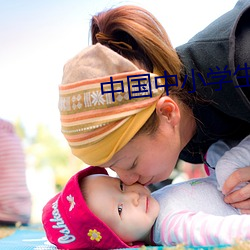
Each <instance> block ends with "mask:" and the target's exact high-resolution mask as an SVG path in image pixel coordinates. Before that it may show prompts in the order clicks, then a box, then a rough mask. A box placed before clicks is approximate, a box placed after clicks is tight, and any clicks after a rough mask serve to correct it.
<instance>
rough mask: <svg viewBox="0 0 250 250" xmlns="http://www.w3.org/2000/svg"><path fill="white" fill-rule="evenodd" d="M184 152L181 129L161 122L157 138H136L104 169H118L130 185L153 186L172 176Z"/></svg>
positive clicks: (154, 136)
mask: <svg viewBox="0 0 250 250" xmlns="http://www.w3.org/2000/svg"><path fill="white" fill-rule="evenodd" d="M180 151H181V140H180V136H179V133H178V128H177V127H176V126H172V125H170V124H169V123H167V122H160V126H159V128H158V130H157V132H156V134H155V135H153V136H150V135H146V134H141V135H138V136H136V137H135V138H134V139H132V140H131V141H130V142H129V143H128V144H127V145H126V146H124V147H123V148H122V149H121V150H120V151H118V152H117V153H116V154H115V155H114V157H113V158H112V159H111V160H110V161H108V162H107V163H105V164H102V165H101V167H105V168H110V169H112V170H114V171H115V172H116V173H117V174H118V175H119V177H120V178H121V180H122V181H123V182H124V183H125V184H127V185H131V184H133V183H135V182H139V183H141V184H143V185H149V184H151V183H156V182H160V181H163V180H165V179H167V178H168V177H169V176H170V174H171V172H172V170H173V169H174V167H175V165H176V162H177V159H178V157H179V154H180Z"/></svg>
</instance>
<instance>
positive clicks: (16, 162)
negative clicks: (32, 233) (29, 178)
mask: <svg viewBox="0 0 250 250" xmlns="http://www.w3.org/2000/svg"><path fill="white" fill-rule="evenodd" d="M25 171H26V163H25V155H24V152H23V148H22V145H21V140H20V138H19V137H18V136H17V135H16V133H15V130H14V128H13V126H12V124H11V123H10V122H8V121H5V120H2V119H0V221H2V222H14V223H15V222H21V223H28V222H29V220H30V213H31V197H30V193H29V191H28V188H27V185H26V172H25Z"/></svg>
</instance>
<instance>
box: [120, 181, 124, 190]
mask: <svg viewBox="0 0 250 250" xmlns="http://www.w3.org/2000/svg"><path fill="white" fill-rule="evenodd" d="M120 189H121V191H123V189H124V186H123V182H122V181H121V180H120Z"/></svg>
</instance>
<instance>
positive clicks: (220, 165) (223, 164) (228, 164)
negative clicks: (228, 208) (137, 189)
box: [215, 135, 250, 191]
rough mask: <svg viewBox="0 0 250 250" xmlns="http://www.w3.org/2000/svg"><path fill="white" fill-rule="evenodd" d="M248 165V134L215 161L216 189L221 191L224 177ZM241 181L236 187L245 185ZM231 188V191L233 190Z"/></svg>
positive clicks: (249, 139) (249, 150) (249, 149)
mask: <svg viewBox="0 0 250 250" xmlns="http://www.w3.org/2000/svg"><path fill="white" fill-rule="evenodd" d="M249 165H250V135H249V136H247V137H246V138H245V139H244V140H242V141H241V142H240V143H239V144H238V145H237V146H235V147H233V148H231V149H230V150H229V151H227V152H226V153H225V154H224V155H223V156H222V157H221V158H220V159H219V160H218V162H217V164H216V167H215V172H216V178H217V181H218V189H219V190H220V191H222V188H223V185H224V183H225V181H226V179H227V178H228V177H229V175H230V174H232V173H233V172H234V171H235V170H237V169H239V168H244V167H247V166H249ZM245 185H246V183H241V185H238V186H237V188H236V189H239V188H241V187H243V186H245ZM234 190H235V189H234ZM234 190H233V191H234Z"/></svg>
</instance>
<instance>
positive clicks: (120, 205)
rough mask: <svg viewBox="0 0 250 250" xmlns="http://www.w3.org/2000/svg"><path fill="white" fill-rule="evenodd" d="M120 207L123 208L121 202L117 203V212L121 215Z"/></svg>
mask: <svg viewBox="0 0 250 250" xmlns="http://www.w3.org/2000/svg"><path fill="white" fill-rule="evenodd" d="M122 208H123V205H122V204H119V205H118V214H119V215H121V213H122Z"/></svg>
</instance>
